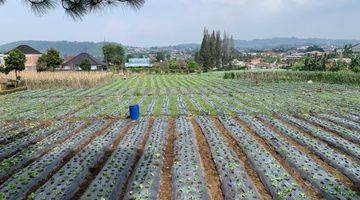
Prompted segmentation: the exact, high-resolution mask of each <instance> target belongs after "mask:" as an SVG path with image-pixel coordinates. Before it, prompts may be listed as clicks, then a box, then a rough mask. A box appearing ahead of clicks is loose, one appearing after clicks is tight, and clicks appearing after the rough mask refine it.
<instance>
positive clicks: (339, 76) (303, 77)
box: [224, 71, 360, 85]
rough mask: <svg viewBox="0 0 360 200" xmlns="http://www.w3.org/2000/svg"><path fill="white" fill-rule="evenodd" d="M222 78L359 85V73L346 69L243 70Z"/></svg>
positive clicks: (226, 74) (227, 74)
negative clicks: (329, 70) (330, 70)
mask: <svg viewBox="0 0 360 200" xmlns="http://www.w3.org/2000/svg"><path fill="white" fill-rule="evenodd" d="M224 79H248V80H261V81H266V82H280V81H309V80H312V81H317V82H324V83H337V84H355V85H360V73H352V72H347V71H340V72H319V71H244V72H236V73H233V72H231V73H225V75H224Z"/></svg>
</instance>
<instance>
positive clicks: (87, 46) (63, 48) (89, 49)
mask: <svg viewBox="0 0 360 200" xmlns="http://www.w3.org/2000/svg"><path fill="white" fill-rule="evenodd" d="M20 44H26V45H29V46H31V47H33V48H35V49H37V50H39V51H40V52H45V51H46V50H47V49H48V48H55V49H58V50H59V51H60V53H61V54H62V55H64V56H65V55H77V54H79V53H83V52H86V53H90V54H92V55H94V56H95V57H102V51H101V48H102V46H104V44H106V43H105V42H97V43H96V42H69V41H33V40H28V41H17V42H12V43H8V44H4V45H0V52H7V51H9V50H11V49H13V48H15V47H17V46H19V45H20Z"/></svg>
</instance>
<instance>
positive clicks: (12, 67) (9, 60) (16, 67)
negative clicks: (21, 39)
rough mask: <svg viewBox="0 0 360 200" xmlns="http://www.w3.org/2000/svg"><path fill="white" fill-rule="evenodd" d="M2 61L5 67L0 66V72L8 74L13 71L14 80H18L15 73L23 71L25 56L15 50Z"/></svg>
mask: <svg viewBox="0 0 360 200" xmlns="http://www.w3.org/2000/svg"><path fill="white" fill-rule="evenodd" d="M4 60H5V66H0V72H1V73H5V74H8V73H10V72H11V71H15V80H19V79H20V78H19V77H18V76H17V72H18V71H22V70H24V69H25V62H26V56H25V55H24V54H23V53H21V51H19V50H18V49H15V50H12V51H10V52H9V55H8V56H7V57H5V59H4Z"/></svg>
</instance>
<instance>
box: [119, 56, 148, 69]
mask: <svg viewBox="0 0 360 200" xmlns="http://www.w3.org/2000/svg"><path fill="white" fill-rule="evenodd" d="M125 67H126V68H130V67H152V65H151V63H150V58H130V59H129V62H127V63H125Z"/></svg>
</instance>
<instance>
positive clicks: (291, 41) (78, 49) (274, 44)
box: [0, 37, 360, 58]
mask: <svg viewBox="0 0 360 200" xmlns="http://www.w3.org/2000/svg"><path fill="white" fill-rule="evenodd" d="M108 43H110V42H70V41H35V40H26V41H17V42H11V43H7V44H3V45H0V52H2V53H4V52H7V51H9V50H11V49H13V48H15V47H17V46H19V45H23V44H25V45H29V46H31V47H33V48H35V49H37V50H39V51H40V52H45V51H46V50H47V49H48V48H55V49H58V50H59V51H60V52H61V54H62V55H64V56H66V55H77V54H79V53H89V54H91V55H93V56H95V57H97V58H101V57H102V50H101V48H102V46H103V45H105V44H108ZM111 43H115V42H111ZM358 43H360V40H345V39H321V38H296V37H288V38H285V37H284V38H270V39H254V40H235V46H236V48H239V49H259V50H264V49H272V48H280V47H284V48H293V47H301V46H305V45H320V46H336V47H343V46H344V45H345V44H358ZM115 44H119V43H115ZM199 48H200V44H194V43H189V44H179V45H173V46H167V47H165V46H163V47H151V48H149V50H158V51H161V50H162V49H166V50H169V49H174V50H192V51H195V50H197V49H199Z"/></svg>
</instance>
